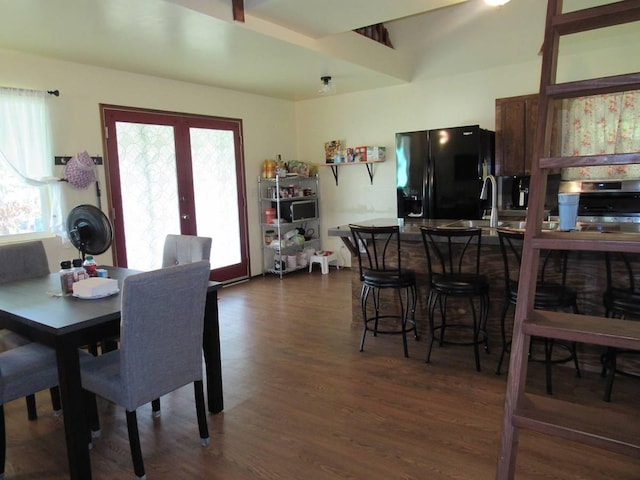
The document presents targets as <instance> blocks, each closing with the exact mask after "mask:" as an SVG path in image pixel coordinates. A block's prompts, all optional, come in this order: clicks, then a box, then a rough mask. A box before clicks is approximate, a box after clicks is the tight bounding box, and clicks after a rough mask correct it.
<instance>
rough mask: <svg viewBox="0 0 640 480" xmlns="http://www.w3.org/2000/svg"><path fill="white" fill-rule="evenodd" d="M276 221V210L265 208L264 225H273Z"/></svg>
mask: <svg viewBox="0 0 640 480" xmlns="http://www.w3.org/2000/svg"><path fill="white" fill-rule="evenodd" d="M275 219H276V209H275V208H265V209H264V223H268V224H272V223H273V221H274V220H275Z"/></svg>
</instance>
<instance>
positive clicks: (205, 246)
mask: <svg viewBox="0 0 640 480" xmlns="http://www.w3.org/2000/svg"><path fill="white" fill-rule="evenodd" d="M210 256H211V238H209V237H196V236H195V235H174V234H169V235H167V237H166V238H165V240H164V249H163V252H162V266H163V267H170V266H172V265H181V264H183V263H193V262H198V261H200V260H206V261H209V258H210Z"/></svg>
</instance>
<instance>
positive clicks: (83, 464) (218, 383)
mask: <svg viewBox="0 0 640 480" xmlns="http://www.w3.org/2000/svg"><path fill="white" fill-rule="evenodd" d="M100 268H104V269H106V270H107V275H108V277H109V278H114V279H116V280H117V281H118V292H116V293H115V294H112V295H108V296H104V297H100V298H90V299H86V298H78V297H75V296H73V295H69V294H67V295H63V294H62V293H61V288H60V286H61V285H60V276H59V274H58V273H52V274H49V275H45V276H42V277H36V278H31V279H27V280H20V281H15V282H9V283H5V284H3V285H2V286H1V287H0V328H7V329H10V330H13V331H15V332H17V333H20V334H21V335H24V336H25V337H27V338H29V339H30V340H32V341H37V342H40V343H43V344H46V345H49V346H51V347H53V348H54V349H55V351H56V359H57V366H58V376H59V386H60V397H61V400H62V408H63V420H64V430H65V439H66V445H67V457H68V463H69V478H71V479H73V480H90V479H91V461H90V456H89V448H90V445H89V441H88V432H89V430H88V429H89V427H88V421H87V415H86V408H85V405H84V395H83V393H82V382H81V376H80V359H79V349H80V348H82V347H84V346H86V345H91V344H95V343H96V342H100V341H101V340H103V339H108V338H113V337H114V336H117V335H118V334H119V331H120V309H121V298H120V295H119V291H120V290H122V283H123V281H124V279H125V278H126V277H127V276H129V275H133V274H136V273H139V272H138V271H136V270H131V269H127V268H122V267H112V266H101V267H100ZM221 287H222V284H221V283H220V282H213V281H211V282H209V287H208V289H207V299H206V304H205V313H204V323H203V325H204V326H203V334H204V335H203V354H204V361H205V373H206V375H205V376H206V385H207V407H208V410H209V412H211V413H219V412H221V411H222V410H223V408H224V402H223V395H222V366H221V358H220V329H219V319H218V290H219V289H220V288H221Z"/></svg>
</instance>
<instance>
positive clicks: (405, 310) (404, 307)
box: [398, 289, 409, 358]
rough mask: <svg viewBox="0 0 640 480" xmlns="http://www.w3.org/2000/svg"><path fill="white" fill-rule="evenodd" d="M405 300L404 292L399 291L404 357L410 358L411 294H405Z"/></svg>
mask: <svg viewBox="0 0 640 480" xmlns="http://www.w3.org/2000/svg"><path fill="white" fill-rule="evenodd" d="M405 294H406V297H407V298H405V300H406V301H405V300H403V299H402V291H401V290H400V289H398V302H399V305H400V323H401V325H400V328H401V331H402V347H403V349H404V357H405V358H409V347H408V346H407V317H408V315H409V298H408V297H409V292H408V291H406V292H405Z"/></svg>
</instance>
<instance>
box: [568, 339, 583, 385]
mask: <svg viewBox="0 0 640 480" xmlns="http://www.w3.org/2000/svg"><path fill="white" fill-rule="evenodd" d="M571 355H572V356H573V365H574V366H575V367H576V377H578V378H581V377H582V374H581V373H580V365H579V364H578V344H577V343H576V342H573V343H572V344H571Z"/></svg>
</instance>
